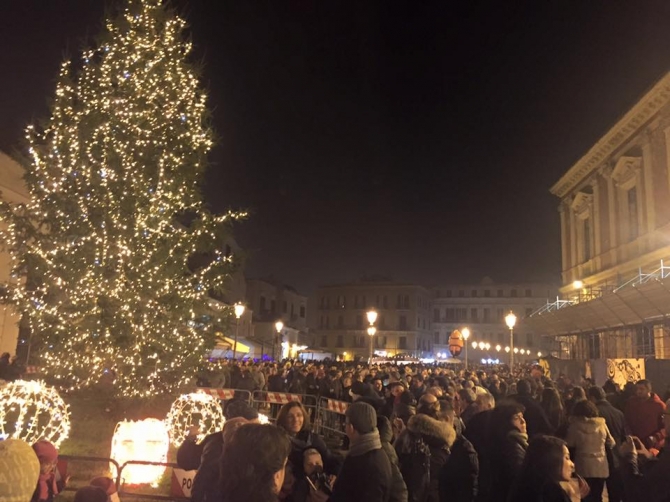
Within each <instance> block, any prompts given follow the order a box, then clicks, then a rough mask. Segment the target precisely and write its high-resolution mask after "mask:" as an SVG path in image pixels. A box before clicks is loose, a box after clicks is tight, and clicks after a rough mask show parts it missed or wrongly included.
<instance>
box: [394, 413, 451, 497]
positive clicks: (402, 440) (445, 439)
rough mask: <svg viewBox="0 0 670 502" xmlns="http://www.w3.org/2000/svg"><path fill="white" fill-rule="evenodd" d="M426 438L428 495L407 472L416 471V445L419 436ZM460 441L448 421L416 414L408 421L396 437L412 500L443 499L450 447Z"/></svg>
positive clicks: (401, 466) (401, 469)
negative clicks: (441, 481) (442, 479)
mask: <svg viewBox="0 0 670 502" xmlns="http://www.w3.org/2000/svg"><path fill="white" fill-rule="evenodd" d="M418 438H421V439H423V441H424V443H425V444H426V445H427V446H428V448H429V450H430V482H429V485H428V493H427V496H426V497H425V498H424V497H422V496H421V495H419V494H420V492H421V487H420V486H412V482H411V481H409V482H407V480H408V479H409V478H410V477H411V476H409V475H408V474H407V473H408V472H411V470H412V462H413V460H414V459H413V458H412V448H413V443H414V441H415V440H416V439H418ZM455 440H456V431H454V428H453V427H452V426H450V425H449V424H448V423H446V422H442V421H440V420H436V419H434V418H431V417H429V416H428V415H424V414H418V415H414V416H413V417H411V418H410V419H409V421H408V422H407V428H406V429H405V430H403V431H402V432H401V433H400V435H399V436H398V439H397V440H396V444H395V449H396V452H397V453H398V460H399V461H400V472H401V473H402V475H403V478H405V480H406V482H407V491H408V493H409V500H410V501H417V500H420V501H427V502H437V501H438V500H439V479H440V471H441V470H442V467H443V466H444V464H445V463H446V462H447V460H448V458H449V454H450V448H451V446H452V445H453V444H454V441H455Z"/></svg>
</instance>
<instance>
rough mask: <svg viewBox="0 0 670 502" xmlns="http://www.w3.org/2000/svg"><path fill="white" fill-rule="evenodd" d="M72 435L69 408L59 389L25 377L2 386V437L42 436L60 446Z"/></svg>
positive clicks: (28, 438) (33, 438) (29, 438)
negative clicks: (27, 379) (28, 380)
mask: <svg viewBox="0 0 670 502" xmlns="http://www.w3.org/2000/svg"><path fill="white" fill-rule="evenodd" d="M69 434H70V411H69V410H68V406H67V405H66V404H65V402H64V401H63V399H61V397H60V395H59V394H58V392H57V391H56V389H54V388H53V387H49V386H47V385H45V384H44V382H37V381H32V382H26V381H23V380H18V381H16V382H10V383H8V384H6V385H4V386H2V387H0V439H5V438H7V437H11V438H15V439H22V440H24V441H26V442H27V443H30V444H32V443H35V442H36V441H39V440H41V439H43V440H46V441H49V442H51V443H53V444H54V446H56V448H58V446H59V445H60V443H61V442H62V441H63V440H64V439H67V437H68V436H69Z"/></svg>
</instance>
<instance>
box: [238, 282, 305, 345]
mask: <svg viewBox="0 0 670 502" xmlns="http://www.w3.org/2000/svg"><path fill="white" fill-rule="evenodd" d="M247 307H248V308H250V309H251V310H252V311H253V322H254V341H255V343H256V344H261V345H262V350H263V352H264V354H268V355H272V354H273V353H274V354H275V356H277V357H279V355H280V354H284V355H287V356H291V357H294V356H296V355H297V354H296V353H297V351H298V350H299V349H298V348H299V347H303V346H309V345H312V343H311V340H310V339H309V330H308V329H307V297H306V296H303V295H301V294H300V293H298V292H297V291H296V290H295V289H294V288H292V287H291V286H288V285H286V284H283V283H281V282H279V281H276V280H275V279H273V278H269V279H248V280H247ZM277 321H281V322H282V323H283V327H282V330H281V333H277V330H276V327H275V325H276V322H277ZM282 343H283V344H284V345H283V346H282Z"/></svg>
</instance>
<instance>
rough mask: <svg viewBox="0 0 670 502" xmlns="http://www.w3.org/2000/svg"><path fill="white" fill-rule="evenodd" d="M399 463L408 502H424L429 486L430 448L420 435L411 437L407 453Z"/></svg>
mask: <svg viewBox="0 0 670 502" xmlns="http://www.w3.org/2000/svg"><path fill="white" fill-rule="evenodd" d="M399 462H400V472H401V473H402V477H403V479H404V480H405V484H406V485H407V491H408V493H409V496H408V502H424V501H425V500H426V498H427V497H428V486H429V484H430V448H429V447H428V445H427V444H426V442H425V441H424V440H423V438H422V437H421V436H420V435H418V436H414V435H412V436H411V439H410V444H409V449H408V452H407V453H405V454H403V455H402V457H401V458H399Z"/></svg>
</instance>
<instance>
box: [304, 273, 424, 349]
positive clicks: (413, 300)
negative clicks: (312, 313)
mask: <svg viewBox="0 0 670 502" xmlns="http://www.w3.org/2000/svg"><path fill="white" fill-rule="evenodd" d="M316 301H317V305H316V309H317V313H316V323H317V324H316V329H315V347H316V348H318V349H321V350H323V351H325V352H330V353H333V354H335V355H337V356H342V357H345V358H348V359H350V358H352V357H354V356H361V357H367V356H368V355H369V353H370V338H369V335H368V334H367V327H368V322H367V318H366V313H367V312H368V310H370V309H374V310H375V311H376V312H377V313H378V317H377V321H376V323H375V327H376V328H377V333H376V334H375V335H374V338H373V341H374V350H375V351H376V352H378V353H380V354H383V355H389V356H393V355H396V354H409V355H412V356H417V357H424V356H429V355H430V354H431V352H432V349H433V342H432V338H431V336H430V333H431V319H430V305H431V294H430V291H429V290H428V289H426V288H424V287H423V286H418V285H414V284H399V283H394V282H392V281H384V280H380V281H361V282H353V283H349V284H337V285H330V286H322V287H320V288H318V291H317V294H316Z"/></svg>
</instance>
